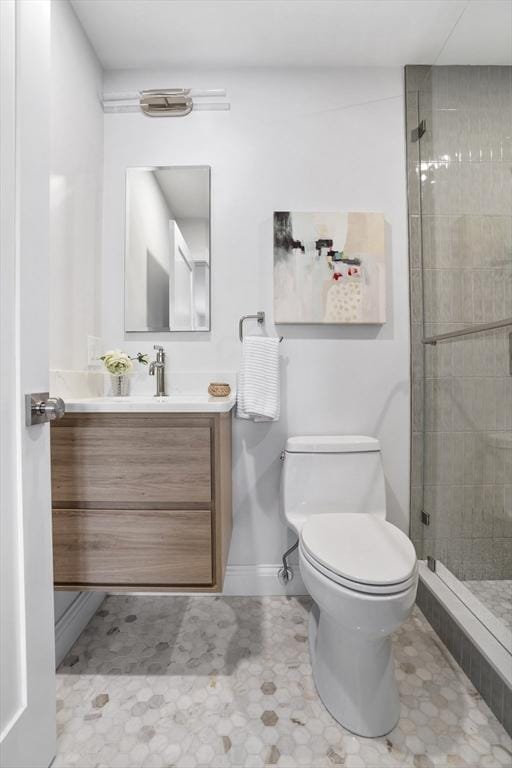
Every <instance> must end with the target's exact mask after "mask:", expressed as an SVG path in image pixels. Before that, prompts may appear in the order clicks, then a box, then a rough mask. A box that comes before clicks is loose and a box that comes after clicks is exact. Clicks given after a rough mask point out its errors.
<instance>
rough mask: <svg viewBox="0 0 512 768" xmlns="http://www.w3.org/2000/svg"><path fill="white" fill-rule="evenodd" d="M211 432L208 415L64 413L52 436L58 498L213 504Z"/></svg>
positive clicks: (115, 504) (65, 502)
mask: <svg viewBox="0 0 512 768" xmlns="http://www.w3.org/2000/svg"><path fill="white" fill-rule="evenodd" d="M84 416H85V418H84ZM87 416H88V417H89V418H87ZM91 417H92V418H91ZM211 434H212V428H211V426H210V424H209V422H208V421H207V420H205V419H203V420H193V419H191V420H189V421H188V422H183V425H181V423H178V424H176V419H174V420H166V419H165V418H162V417H160V418H158V417H157V419H154V418H153V419H148V418H146V419H144V418H138V419H136V418H135V417H132V416H127V417H126V418H123V415H122V414H116V415H115V418H113V417H112V416H108V415H107V416H106V417H105V415H104V414H81V415H80V418H78V417H76V416H74V415H73V414H70V415H69V416H65V417H64V419H63V420H62V422H58V423H57V425H56V426H55V428H53V429H52V435H51V450H52V496H53V504H54V506H55V505H57V506H70V507H72V506H82V504H85V505H86V506H89V507H94V506H98V507H105V508H137V507H144V506H148V507H151V505H154V506H155V507H160V506H161V507H163V508H165V507H166V505H167V506H168V507H171V508H172V507H173V506H177V507H178V508H179V506H180V505H183V504H191V505H193V504H196V505H198V506H200V505H203V506H204V505H210V503H211V499H212V472H211V466H212V459H211V449H212V446H211Z"/></svg>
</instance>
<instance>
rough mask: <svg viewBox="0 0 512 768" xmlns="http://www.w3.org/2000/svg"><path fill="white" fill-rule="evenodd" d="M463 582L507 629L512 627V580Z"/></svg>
mask: <svg viewBox="0 0 512 768" xmlns="http://www.w3.org/2000/svg"><path fill="white" fill-rule="evenodd" d="M463 584H464V586H465V587H467V588H468V589H470V590H471V592H472V593H473V594H474V595H475V597H478V599H479V600H480V602H481V603H483V604H484V605H485V607H486V608H487V609H488V610H489V611H490V612H491V613H493V614H494V615H495V616H496V618H498V619H500V621H501V622H502V624H504V625H505V627H507V629H512V580H510V579H500V580H496V579H494V580H492V581H490V580H483V581H475V580H471V581H464V582H463Z"/></svg>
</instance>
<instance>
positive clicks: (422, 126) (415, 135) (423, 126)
mask: <svg viewBox="0 0 512 768" xmlns="http://www.w3.org/2000/svg"><path fill="white" fill-rule="evenodd" d="M426 130H427V121H426V120H420V122H419V124H418V127H417V128H414V129H413V130H412V131H411V141H419V140H420V139H421V137H422V136H423V134H424V133H425V131H426Z"/></svg>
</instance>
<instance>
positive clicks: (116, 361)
mask: <svg viewBox="0 0 512 768" xmlns="http://www.w3.org/2000/svg"><path fill="white" fill-rule="evenodd" d="M100 360H103V365H104V366H105V368H106V369H107V371H108V372H109V373H111V374H112V375H113V376H122V375H123V374H125V373H128V371H130V370H131V369H132V368H133V363H132V361H131V360H130V358H129V356H128V355H127V354H126V352H121V350H120V349H111V350H109V351H108V352H105V354H104V355H102V356H101V358H100Z"/></svg>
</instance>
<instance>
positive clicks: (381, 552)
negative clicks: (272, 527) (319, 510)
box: [301, 512, 416, 587]
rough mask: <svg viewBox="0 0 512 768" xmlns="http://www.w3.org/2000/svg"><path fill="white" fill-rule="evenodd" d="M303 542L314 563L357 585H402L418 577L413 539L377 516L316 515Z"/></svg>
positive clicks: (305, 530)
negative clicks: (415, 576)
mask: <svg viewBox="0 0 512 768" xmlns="http://www.w3.org/2000/svg"><path fill="white" fill-rule="evenodd" d="M301 541H302V545H303V548H304V550H305V552H306V554H307V555H308V556H309V559H310V560H313V561H316V562H317V563H320V565H321V566H323V567H324V568H327V569H328V570H329V571H331V572H332V573H333V574H337V575H338V576H341V577H343V578H344V579H348V580H349V581H351V582H356V583H357V584H363V585H364V584H366V585H373V586H377V587H379V586H380V587H385V586H387V585H394V584H402V583H403V582H407V581H408V580H409V579H410V578H411V577H412V576H413V574H414V573H415V569H416V552H415V550H414V547H413V545H412V542H411V541H410V539H409V538H408V537H407V536H406V535H405V533H403V532H402V531H401V530H400V529H399V528H397V527H396V526H394V525H392V524H391V523H388V522H387V521H386V520H382V519H381V518H379V517H375V516H374V515H367V514H362V513H358V512H347V513H342V514H336V513H327V514H318V515H313V516H312V517H310V518H309V520H307V521H306V522H305V523H304V525H303V527H302V531H301Z"/></svg>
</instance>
